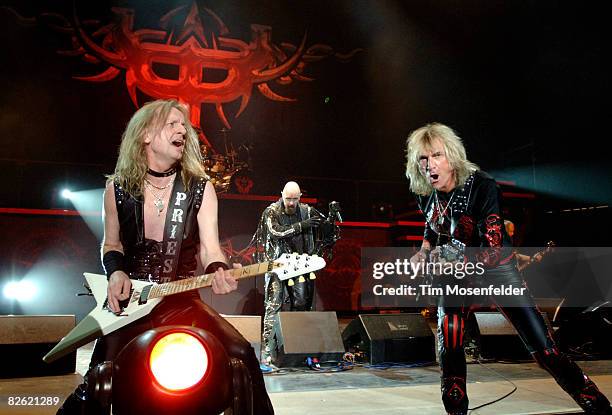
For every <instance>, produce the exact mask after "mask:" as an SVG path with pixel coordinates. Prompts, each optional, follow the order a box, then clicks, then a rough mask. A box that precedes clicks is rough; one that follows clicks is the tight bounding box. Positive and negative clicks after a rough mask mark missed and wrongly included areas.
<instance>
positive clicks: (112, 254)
mask: <svg viewBox="0 0 612 415" xmlns="http://www.w3.org/2000/svg"><path fill="white" fill-rule="evenodd" d="M124 258H125V256H124V255H123V254H122V253H121V252H119V251H108V252H106V253H105V254H104V255H103V256H102V264H104V271H106V278H110V276H111V275H113V272H115V271H125V264H124Z"/></svg>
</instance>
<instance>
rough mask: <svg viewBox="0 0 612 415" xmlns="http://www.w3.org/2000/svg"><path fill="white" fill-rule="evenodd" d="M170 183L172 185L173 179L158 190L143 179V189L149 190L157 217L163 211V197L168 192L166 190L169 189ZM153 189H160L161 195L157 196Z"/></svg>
mask: <svg viewBox="0 0 612 415" xmlns="http://www.w3.org/2000/svg"><path fill="white" fill-rule="evenodd" d="M172 183H174V179H172V180H170V182H169V183H168V184H167V185H166V186H164V187H162V188H159V187H157V186H154V185H153V184H152V183H150V182H149V181H148V180H147V179H145V187H146V188H147V189H148V190H149V192H151V194H152V195H153V197H154V198H155V200H154V201H153V204H154V205H155V207H156V208H157V216H159V215H161V213H162V212H163V210H164V197H165V196H166V193H167V192H168V189H169V188H170V185H171V184H172ZM154 187H156V188H157V189H160V190H161V189H163V192H162V194H161V195H158V194H157V193H155V192H154V191H153V188H154Z"/></svg>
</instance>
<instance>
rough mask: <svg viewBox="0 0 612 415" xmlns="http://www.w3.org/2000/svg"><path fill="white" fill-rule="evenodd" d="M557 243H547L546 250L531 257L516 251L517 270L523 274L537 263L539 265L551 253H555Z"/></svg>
mask: <svg viewBox="0 0 612 415" xmlns="http://www.w3.org/2000/svg"><path fill="white" fill-rule="evenodd" d="M555 246H556V245H555V243H554V242H553V241H548V242H547V243H546V248H544V249H543V250H541V251H538V252H536V253H535V254H533V255H531V256H529V255H524V254H520V253H518V252H516V251H515V253H514V255H515V257H516V262H517V268H518V271H519V272H523V271H524V270H525V269H527V268H528V267H529V266H531V265H533V264H535V263H539V262H541V261H542V259H543V258H544V257H545V256H546V255H548V254H549V253H551V252H553V251H554V250H555Z"/></svg>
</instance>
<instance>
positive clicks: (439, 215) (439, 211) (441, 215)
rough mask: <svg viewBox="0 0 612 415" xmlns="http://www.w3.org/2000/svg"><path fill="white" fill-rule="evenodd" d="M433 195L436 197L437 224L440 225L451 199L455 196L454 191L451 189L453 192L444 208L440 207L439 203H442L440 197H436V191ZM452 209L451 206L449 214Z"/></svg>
mask: <svg viewBox="0 0 612 415" xmlns="http://www.w3.org/2000/svg"><path fill="white" fill-rule="evenodd" d="M434 195H435V197H436V210H437V211H438V225H442V224H443V223H444V215H445V214H446V210H447V209H448V208H449V206H450V204H451V202H452V201H453V197H455V192H454V191H453V194H452V195H451V197H450V199H448V203H447V204H446V206H445V207H444V209H440V205H441V204H442V203H440V199H438V192H437V191H436V192H435V193H434ZM452 211H453V209H452V208H451V214H452Z"/></svg>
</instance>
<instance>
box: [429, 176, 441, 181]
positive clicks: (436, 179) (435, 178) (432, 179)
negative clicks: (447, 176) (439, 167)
mask: <svg viewBox="0 0 612 415" xmlns="http://www.w3.org/2000/svg"><path fill="white" fill-rule="evenodd" d="M439 177H440V175H438V174H430V175H429V178H430V179H431V181H432V182H437V181H438V178H439Z"/></svg>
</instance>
